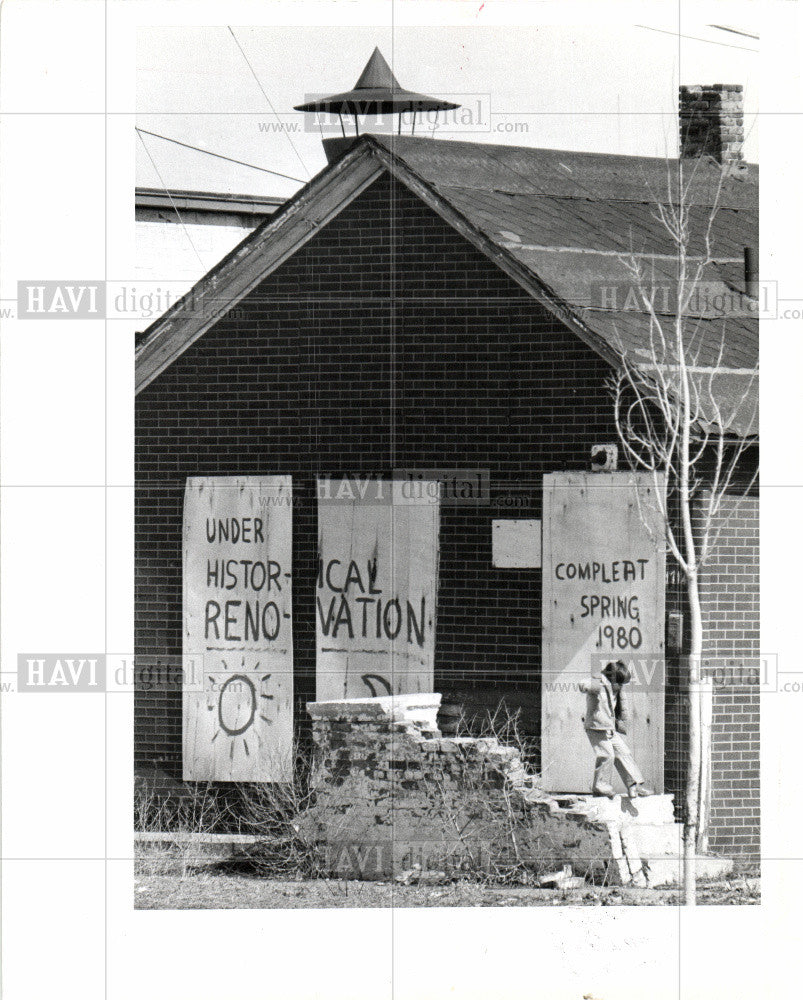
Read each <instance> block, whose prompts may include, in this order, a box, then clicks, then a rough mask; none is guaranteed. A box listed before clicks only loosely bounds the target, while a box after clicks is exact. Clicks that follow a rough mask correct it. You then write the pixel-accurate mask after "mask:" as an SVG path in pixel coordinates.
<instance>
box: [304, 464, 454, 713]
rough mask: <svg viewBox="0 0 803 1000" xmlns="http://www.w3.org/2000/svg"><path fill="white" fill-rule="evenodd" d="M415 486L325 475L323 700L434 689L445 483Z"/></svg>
mask: <svg viewBox="0 0 803 1000" xmlns="http://www.w3.org/2000/svg"><path fill="white" fill-rule="evenodd" d="M406 485H407V484H406V483H405V482H404V481H400V480H397V481H391V480H382V479H368V480H342V479H337V480H329V479H320V480H318V557H319V558H318V579H317V584H316V588H315V598H316V601H315V602H316V622H317V624H316V630H317V643H318V649H317V699H318V701H328V700H334V699H338V698H370V697H374V696H381V695H388V694H410V693H415V692H418V691H431V690H432V686H433V668H434V658H435V601H436V595H437V581H438V531H439V515H440V502H439V498H438V485H437V483H434V484H425V485H427V487H428V488H426V489H420V490H419V489H417V490H415V491H410V490H409V489H405V487H406ZM417 485H419V486H420V484H417Z"/></svg>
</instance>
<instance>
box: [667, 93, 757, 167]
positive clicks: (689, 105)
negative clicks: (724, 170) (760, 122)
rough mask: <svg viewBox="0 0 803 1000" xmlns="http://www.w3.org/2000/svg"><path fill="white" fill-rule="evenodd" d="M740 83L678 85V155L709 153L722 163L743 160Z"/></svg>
mask: <svg viewBox="0 0 803 1000" xmlns="http://www.w3.org/2000/svg"><path fill="white" fill-rule="evenodd" d="M742 91H743V88H742V87H741V85H740V84H735V83H734V84H732V83H715V84H714V85H713V86H711V87H681V88H680V108H679V110H680V156H681V159H689V158H691V157H695V156H712V157H713V158H714V159H715V160H716V161H717V163H721V164H723V166H728V167H735V166H737V165H738V164H740V163H741V162H742V159H743V157H742V145H743V143H744V95H743V92H742Z"/></svg>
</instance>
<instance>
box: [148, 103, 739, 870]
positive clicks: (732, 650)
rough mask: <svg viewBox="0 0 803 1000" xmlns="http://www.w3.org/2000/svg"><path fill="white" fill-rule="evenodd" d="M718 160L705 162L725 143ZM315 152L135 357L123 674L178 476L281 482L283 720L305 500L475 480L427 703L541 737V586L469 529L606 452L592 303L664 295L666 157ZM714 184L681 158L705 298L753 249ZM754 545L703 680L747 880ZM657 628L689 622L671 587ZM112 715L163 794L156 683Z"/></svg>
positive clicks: (304, 633) (671, 761) (177, 756)
mask: <svg viewBox="0 0 803 1000" xmlns="http://www.w3.org/2000/svg"><path fill="white" fill-rule="evenodd" d="M714 93H715V96H716V95H718V94H719V93H720V92H719V91H714ZM693 96H694V97H695V99H696V100H698V101H699V94H694V95H693ZM717 99H718V98H717ZM728 110H729V108H728ZM729 113H730V111H729ZM692 131H693V130H692ZM694 134H695V136H696V141H697V140H698V139H699V135H698V133H694ZM699 152H700V151H699V150H695V153H696V154H698V153H699ZM719 152H720V155H719V157H718V159H719V160H720V161H721V160H722V159H723V157H722V155H721V154H722V144H721V143H720V147H719ZM727 152H731V153H732V150H727V149H726V153H727ZM328 153H329V155H330V159H331V162H330V164H329V166H328V167H327V168H326V169H325V170H323V171H322V172H321V173H320V174H319V175H318V176H316V177H315V178H314V179H313V180H312V181H310V182H309V184H307V185H306V186H305V187H304V188H303V189H302V190H301V191H300V192H299V193H298V194H297V195H296V196H294V197H293V198H292V199H291V200H290V201H289V202H287V203H286V204H285V205H283V206H282V207H281V208H280V209H279V210H278V211H277V212H276V213H275V215H273V216H272V217H271V218H269V219H267V220H266V221H265V222H264V223H263V224H262V225H261V226H260V227H259V228H258V229H256V231H255V232H253V233H252V234H251V235H250V236H249V237H248V238H246V239H245V240H244V241H243V242H242V243H241V244H240V246H239V247H237V248H235V250H233V251H232V252H231V253H230V254H229V255H228V256H227V257H226V258H225V259H224V260H223V261H222V262H221V263H220V264H219V265H218V266H217V267H216V268H214V269H213V270H212V271H211V272H210V273H209V274H208V275H207V276H206V277H205V278H204V279H203V280H202V281H201V282H200V283H199V284H198V285H197V286H196V287H195V289H194V290H193V295H192V298H193V302H192V305H191V306H190V304H188V303H186V302H185V303H183V304H182V303H179V304H178V305H177V306H176V307H175V308H173V309H172V310H170V311H169V312H168V313H166V314H165V315H164V316H163V317H161V318H160V319H159V320H157V321H156V322H155V323H154V324H153V325H152V326H151V327H150V328H149V330H147V331H146V332H145V335H144V337H143V339H142V342H141V344H140V346H139V348H138V352H137V392H138V395H137V404H136V435H137V451H136V483H137V505H136V566H137V587H136V601H137V607H136V656H137V666H138V670H139V671H142V670H145V669H148V668H157V667H159V668H163V667H165V666H169V665H170V664H176V663H179V662H180V657H181V653H182V504H183V500H184V489H185V483H186V479H187V477H191V476H226V475H231V476H233V475H237V476H239V475H260V474H264V473H281V474H283V475H291V476H292V478H293V494H294V500H293V520H292V551H293V556H292V559H293V567H292V569H293V660H294V697H295V700H296V704H297V706H298V710H297V713H296V715H297V719H298V721H299V723H300V722H301V721H302V720H303V717H304V712H303V705H304V703H305V702H307V701H309V700H312V699H313V698H314V696H315V671H316V639H315V613H316V612H315V585H316V574H317V539H318V525H317V507H316V495H315V477H316V476H317V475H320V474H321V473H326V474H342V473H360V472H367V471H370V472H372V473H377V474H384V475H391V474H392V473H393V471H394V470H397V469H399V468H405V469H416V468H421V469H447V470H448V469H465V468H478V469H486V470H488V472H489V476H490V499H489V502H488V503H487V504H486V505H483V506H448V505H444V506H443V507H442V509H441V520H440V571H439V579H438V608H437V635H436V645H435V675H434V680H435V690H436V691H439V692H442V693H443V694H444V696H445V697H446V698H447V699H451V700H452V701H454V702H457V703H459V704H462V705H467V706H473V707H475V708H476V707H480V708H481V707H483V706H488V707H493V706H494V705H496V704H498V703H499V701H500V700H501V699H503V698H504V700H505V701H506V703H507V704H508V705H509V706H510V707H511V708H514V709H515V708H520V709H521V713H522V715H521V718H522V722H523V724H524V726H525V728H526V729H527V730H528V731H529V732H530V733H532V734H533V736H534V737H535V738H536V740H537V739H538V738H539V736H540V726H541V690H542V676H541V656H542V628H541V624H542V623H541V588H542V580H541V573H540V570H538V569H534V568H521V569H515V568H514V569H510V568H506V569H500V568H496V567H494V565H493V561H492V554H491V546H492V541H491V521H492V519H494V518H500V517H516V518H533V519H538V518H540V517H541V515H542V489H541V479H542V476H543V475H544V474H547V473H552V472H555V471H561V470H564V471H572V470H588V469H589V463H590V454H591V448H592V446H593V445H595V444H598V443H599V442H612V441H616V439H617V434H616V429H615V427H614V424H613V409H612V403H611V397H610V392H609V390H608V388H607V385H606V380H607V379H608V377H609V375H610V373H611V371H612V368H614V367H615V366H616V365H617V364H618V363H619V358H620V356H621V355H620V352H622V353H625V354H626V355H627V356H628V357H629V358H630V359H631V360H633V361H634V362H636V363H639V362H643V361H644V358H645V344H646V339H645V329H646V327H647V325H648V319H647V317H646V316H645V313H644V310H643V309H641V310H640V309H634V308H626V307H624V306H623V305H622V304H621V303H618V302H615V301H614V300H613V299H612V297H611V292H610V289H611V288H613V289H614V291H615V290H616V289H617V288H621V287H623V284H622V275H621V273H620V272H617V270H616V268H617V267H621V255H625V254H627V255H629V254H631V253H635V254H636V255H637V256H639V257H641V259H643V260H648V261H650V263H651V265H654V266H655V267H657V268H658V269H659V270H660V269H661V268H664V269H666V270H667V274H669V275H670V277H671V255H672V253H673V247H672V244H671V241H670V240H669V238H668V236H667V234H666V232H665V231H664V230H663V229H662V227H661V225H660V224H659V223H657V222H656V219H655V206H654V202H655V197H656V192H661V191H664V192H665V191H666V190H667V176H669V180H670V190H674V188H673V187H672V185H676V184H677V181H678V171H679V169H680V161H675V162H673V163H670V164H669V169H668V171H667V164H666V163H665V162H664V161H663V160H652V159H647V158H634V157H620V156H606V155H599V154H579V153H571V152H563V151H556V150H539V149H519V148H513V147H509V146H491V145H485V144H471V143H463V142H439V141H434V140H429V139H418V138H411V137H398V138H397V137H387V136H386V137H381V136H372V135H365V136H363V137H361V138H360V139H359V140H357V141H356V142H351V141H346V142H343V141H342V140H339V141H336V142H335V141H331V140H330V141H329V149H328ZM690 173H692V171H691V170H689V171H687V174H686V176H687V177H688V176H689V175H690ZM722 177H723V170H722V164H721V162H717V158H712V157H708V156H702V157H701V158H699V159H696V160H695V161H694V169H693V180H692V182H691V184H690V187H689V199H690V201H691V203H692V205H693V209H692V219H693V222H694V225H695V226H700V225H702V224H703V220H705V219H707V218H708V216H709V215H710V210H711V206H712V205H713V204H714V203H715V202H717V201H718V203H719V205H720V208H719V212H718V214H717V215H716V217H715V221H714V226H713V240H714V247H715V252H714V258H715V259H714V263H713V264H712V265H711V268H710V271H709V272H708V274H707V277H709V278H710V283H711V284H712V286H713V287H714V288H715V289H719V290H720V291H723V292H727V291H737V292H740V293H744V292H746V291H749V286H748V284H747V282H748V281H749V280H750V279H751V276H750V275H747V274H746V273H745V269H744V266H743V263H742V261H743V255H744V250H745V248H756V247H757V218H758V213H757V202H758V183H757V170H756V168H755V167H754V166H747V165H744V164H741V163H740V162H738V157H735V158H733V162H731V163H729V164H728V165H727V169H726V170H725V171H724V183H722V185H721V190H720V180H721V178H722ZM698 235H699V234H698ZM601 288H605V289H608V291H607V292H605V293H604V295H601V293H600V289H601ZM199 306H200V307H199ZM698 320H699V325H700V329H701V330H702V331H703V333H702V336H703V337H705V336H707V335H708V333H707V331H709V330H710V331H711V333H710V335H711V338H712V343H714V341H715V338H716V333H715V331H718V330H721V328H722V322H723V320H722V318H721V316H715V315H713V314H711V313H706V311H705V310H703V311H702V312H701V314H700V316H699V318H698ZM725 322H727V336H726V337H725V341H724V343H725V353H724V356H723V358H722V368H723V369H724V370H723V372H722V374H721V376H719V381H718V385H717V393H718V398H719V400H720V403H721V406H722V408H723V410H727V409H728V408H730V426H731V429H732V431H733V433H734V434H736V435H738V436H740V437H742V438H744V437H749V438H750V439H751V441H757V436H756V428H755V427H754V426H753V424H752V421H751V420H750V419H749V417H747V416H745V415H744V414H746V413H747V409H746V408H745V407H744V405H743V404H744V403H745V396H746V395H747V396H748V397H751V398H752V394H753V392H754V391H755V390H754V388H753V387H751V385H750V383H749V375H747V374H746V373H747V372H749V370H750V369H751V367H752V366H753V365H754V364H755V361H756V358H757V350H758V333H757V320H756V319H755V318H751V317H749V316H746V315H744V314H743V313H740V312H738V311H737V312H734V313H733V314H729V315H728V316H727V317H726V318H725ZM756 450H757V444H755V446H754V447H751V449H750V451H749V453H748V454H747V455H746V458H745V460H744V464H745V466H750V464H751V463H754V462H755V461H757V457H756V455H755V454H753V453H754V452H755V451H756ZM734 503H736V497H734ZM757 525H758V508H757V498H756V497H755V496H753V495H752V494H751V495H750V496H748V497H747V498H746V499H745V500H743V501H741V502H739V507H738V511H737V512H736V514H735V515H734V516H733V517H732V518H731V519H730V520H729V521H728V524H727V527H726V529H725V530H724V532H723V533H722V535H721V537H720V538H719V542H718V547H717V551H716V554H715V558H714V559H713V560H712V561H711V562H710V564H709V566H708V568H707V570H706V576H705V579H704V581H703V595H704V615H705V620H706V626H707V631H706V636H707V646H706V649H705V657H706V662H707V664H708V665H709V666H710V667H711V669H712V670H716V671H717V683H716V685H715V692H714V718H713V726H712V754H711V756H712V762H713V764H712V774H711V790H712V793H711V825H710V847H711V849H713V850H719V851H723V852H727V853H733V854H741V855H747V856H757V855H758V836H759V817H758V798H759V774H758V737H759V727H758V689H757V686H756V684H755V683H754V681H755V679H756V678H755V676H753V674H751V673H750V671H754V672H755V671H756V670H757V665H758V628H759V625H758V530H757ZM666 607H667V613H668V614H671V613H673V612H674V613H680V614H681V618H680V619H679V620H680V621H682V622H684V621H686V620H687V616H685V617H683V615H682V613H683V608H684V602H683V591H682V586H681V582H680V580H679V579H678V577H677V576H676V575H673V573H672V571H671V567H670V571H669V573H668V576H667V589H666ZM682 642H683V640H682V639H681V641H680V645H679V648H676V649H675V650H674V653H673V654H672V655H670V656H668V661H667V662H668V678H667V680H668V683H667V689H666V693H665V727H666V733H665V790H666V791H668V792H674V793H676V796H677V801H678V802H680V801H681V798H682V796H681V795H680V794H679V793H680V792H681V791H682V771H683V761H684V755H685V752H686V748H685V742H684V740H685V732H684V730H685V721H684V714H685V709H684V705H683V691H682V681H681V679H682V663H683V656H682V654H683V645H682ZM756 676H757V675H756ZM135 718H136V722H135V725H136V732H135V753H136V765H137V766H138V767H140V768H146V769H147V768H156V769H160V770H162V771H166V772H168V773H169V774H171V775H173V776H175V777H180V775H181V754H182V737H181V734H182V698H181V688H180V685H179V684H178V683H176V684H174V685H172V686H171V685H170V684H168V685H163V684H162V685H158V686H156V687H154V688H153V689H151V687H150V685H148V684H147V683H140V684H139V688H138V691H137V697H136V717H135ZM533 763H534V764H535V766H538V764H539V761H538V760H537V759H536V760H535V761H534V762H533Z"/></svg>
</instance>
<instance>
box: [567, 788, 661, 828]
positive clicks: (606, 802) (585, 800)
mask: <svg viewBox="0 0 803 1000" xmlns="http://www.w3.org/2000/svg"><path fill="white" fill-rule="evenodd" d="M673 798H674V796H672V795H647V796H645V797H644V798H638V799H629V798H628V797H627V796H626V795H615V796H614V797H613V798H612V799H609V798H606V797H604V796H602V795H581V796H579V798H578V800H577V802H576V803H575V804H574V805H573V806H572V811H582V812H583V813H585V815H586V816H587V817H588V818H589V819H592V820H600V821H601V822H603V823H649V824H659V823H674V822H675V810H674V807H673Z"/></svg>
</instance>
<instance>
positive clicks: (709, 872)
mask: <svg viewBox="0 0 803 1000" xmlns="http://www.w3.org/2000/svg"><path fill="white" fill-rule="evenodd" d="M644 869H645V871H646V873H647V884H648V885H649V886H661V885H682V884H683V857H682V855H681V854H680V853H678V854H674V855H667V856H666V857H651V858H650V859H649V860H648V861H647V862H645V863H644ZM695 869H696V872H697V878H698V879H699V878H724V877H725V876H726V875H730V873H731V872H732V871H733V860H732V859H731V858H714V857H711V856H710V855H708V854H698V855H697V857H696V858H695Z"/></svg>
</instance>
